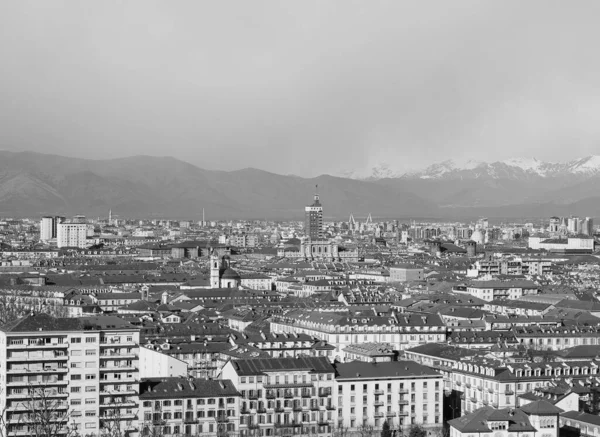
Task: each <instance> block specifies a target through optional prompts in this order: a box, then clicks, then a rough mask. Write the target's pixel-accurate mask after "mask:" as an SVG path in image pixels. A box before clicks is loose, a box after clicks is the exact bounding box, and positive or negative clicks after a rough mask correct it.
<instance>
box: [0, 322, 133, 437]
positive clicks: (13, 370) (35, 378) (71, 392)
mask: <svg viewBox="0 0 600 437" xmlns="http://www.w3.org/2000/svg"><path fill="white" fill-rule="evenodd" d="M138 352H139V329H138V328H135V327H133V326H131V325H129V324H128V323H127V322H124V321H123V320H121V319H119V318H116V317H110V316H98V317H86V318H82V319H75V318H54V317H52V316H49V315H47V314H39V315H30V316H27V317H24V318H22V319H20V320H18V321H16V322H13V323H11V324H8V325H5V326H3V327H2V328H1V329H0V385H1V386H2V387H3V388H4V389H3V390H2V391H1V392H0V411H2V412H3V414H4V418H3V419H4V421H5V423H7V424H8V429H7V434H6V435H7V436H17V435H35V434H36V433H39V432H40V430H39V428H37V431H36V427H39V426H40V422H41V420H40V416H39V415H40V414H42V415H45V416H46V417H49V415H53V416H52V417H53V418H54V419H55V420H56V422H58V423H61V421H63V420H64V423H62V427H63V429H66V427H69V428H76V430H77V433H78V434H79V435H82V436H87V435H100V434H101V433H102V431H103V428H113V429H114V427H115V426H117V425H118V426H119V427H120V428H121V430H122V431H123V432H124V433H123V435H124V436H135V435H137V434H135V430H136V429H137V406H138V387H139V384H138V382H139V372H138V367H139V364H138ZM34 411H35V412H34ZM44 435H45V433H44Z"/></svg>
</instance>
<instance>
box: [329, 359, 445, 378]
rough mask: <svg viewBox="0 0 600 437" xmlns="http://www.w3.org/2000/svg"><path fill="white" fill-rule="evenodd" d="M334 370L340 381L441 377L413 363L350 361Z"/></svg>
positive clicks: (427, 368) (429, 368) (425, 367)
mask: <svg viewBox="0 0 600 437" xmlns="http://www.w3.org/2000/svg"><path fill="white" fill-rule="evenodd" d="M335 370H336V377H337V378H341V379H368V378H386V377H398V378H402V377H408V376H410V377H413V376H439V377H441V376H442V375H441V374H439V373H438V372H437V371H435V370H433V369H432V368H431V367H427V366H423V365H421V364H418V363H416V362H414V361H387V362H384V363H369V362H366V361H352V362H349V363H339V364H336V365H335Z"/></svg>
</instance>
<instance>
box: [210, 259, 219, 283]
mask: <svg viewBox="0 0 600 437" xmlns="http://www.w3.org/2000/svg"><path fill="white" fill-rule="evenodd" d="M220 275H221V259H220V258H219V257H218V256H217V255H216V254H215V252H214V250H211V252H210V288H221V278H220Z"/></svg>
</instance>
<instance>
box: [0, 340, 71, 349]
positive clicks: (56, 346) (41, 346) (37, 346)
mask: <svg viewBox="0 0 600 437" xmlns="http://www.w3.org/2000/svg"><path fill="white" fill-rule="evenodd" d="M6 347H7V349H66V348H68V347H69V343H46V342H43V341H39V342H34V343H29V344H9V345H7V346H6Z"/></svg>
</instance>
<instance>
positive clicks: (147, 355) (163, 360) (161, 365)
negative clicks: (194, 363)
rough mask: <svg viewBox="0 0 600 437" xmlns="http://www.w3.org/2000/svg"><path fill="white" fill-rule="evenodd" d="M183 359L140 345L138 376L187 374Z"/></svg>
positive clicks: (156, 376) (157, 376)
mask: <svg viewBox="0 0 600 437" xmlns="http://www.w3.org/2000/svg"><path fill="white" fill-rule="evenodd" d="M187 375H188V365H187V363H186V362H185V361H181V360H178V359H177V358H175V357H171V356H169V355H166V354H163V353H161V352H160V351H155V350H152V349H148V348H145V347H143V346H142V347H140V378H168V377H170V376H187Z"/></svg>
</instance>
